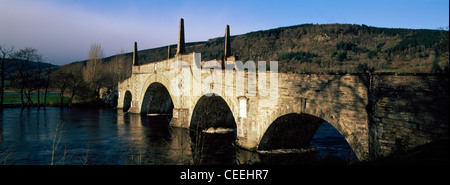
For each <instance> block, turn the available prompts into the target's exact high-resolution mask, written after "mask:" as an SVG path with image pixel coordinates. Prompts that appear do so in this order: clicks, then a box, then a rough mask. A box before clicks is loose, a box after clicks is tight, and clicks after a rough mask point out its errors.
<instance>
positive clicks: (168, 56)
mask: <svg viewBox="0 0 450 185" xmlns="http://www.w3.org/2000/svg"><path fill="white" fill-rule="evenodd" d="M170 55H172V52H171V50H170V45H169V46H167V59H170Z"/></svg>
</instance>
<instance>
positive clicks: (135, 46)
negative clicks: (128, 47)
mask: <svg viewBox="0 0 450 185" xmlns="http://www.w3.org/2000/svg"><path fill="white" fill-rule="evenodd" d="M133 65H135V66H138V65H139V61H138V49H137V42H134V51H133Z"/></svg>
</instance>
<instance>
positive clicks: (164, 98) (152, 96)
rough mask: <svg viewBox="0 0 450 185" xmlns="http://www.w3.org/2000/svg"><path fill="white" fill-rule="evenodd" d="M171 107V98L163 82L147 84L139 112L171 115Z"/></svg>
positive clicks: (172, 106)
mask: <svg viewBox="0 0 450 185" xmlns="http://www.w3.org/2000/svg"><path fill="white" fill-rule="evenodd" d="M173 108H174V105H173V100H172V98H171V96H170V93H169V91H168V90H167V88H166V87H165V86H164V85H163V84H161V83H159V82H154V83H152V84H150V85H149V86H148V88H147V90H146V91H145V93H144V97H143V100H142V104H141V114H143V115H171V114H172V112H173Z"/></svg>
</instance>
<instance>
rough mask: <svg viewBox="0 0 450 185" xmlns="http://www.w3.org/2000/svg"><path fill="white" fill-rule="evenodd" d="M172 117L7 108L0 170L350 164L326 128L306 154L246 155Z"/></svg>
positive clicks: (1, 121)
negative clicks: (24, 167)
mask: <svg viewBox="0 0 450 185" xmlns="http://www.w3.org/2000/svg"><path fill="white" fill-rule="evenodd" d="M169 119H170V118H169V117H164V116H160V117H146V116H141V115H139V114H129V113H124V112H123V111H122V110H121V109H117V110H116V109H98V108H95V109H94V108H57V107H48V108H23V109H22V108H5V109H3V110H0V163H1V164H17V165H50V164H59V165H83V164H89V165H100V164H106V165H141V164H142V165H165V164H169V165H184V164H348V163H354V162H357V158H356V156H355V154H354V153H353V151H352V150H351V148H350V146H349V145H348V144H347V142H346V141H345V139H344V138H343V137H342V135H340V134H339V132H338V131H337V130H336V129H334V127H332V126H331V125H330V124H329V123H326V122H325V123H324V124H322V126H321V127H319V129H318V130H317V132H316V134H315V135H314V137H313V139H312V141H311V142H310V146H309V147H307V148H303V149H294V150H274V151H258V152H250V151H247V150H245V149H242V148H239V147H237V146H235V145H234V142H233V141H234V139H235V137H236V134H235V132H234V131H229V129H217V132H214V129H209V130H207V131H205V132H202V133H203V134H201V135H198V134H195V133H193V132H190V131H189V130H188V129H184V128H175V127H169V126H168V124H167V123H168V120H169Z"/></svg>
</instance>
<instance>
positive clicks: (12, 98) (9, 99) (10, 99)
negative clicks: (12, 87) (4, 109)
mask: <svg viewBox="0 0 450 185" xmlns="http://www.w3.org/2000/svg"><path fill="white" fill-rule="evenodd" d="M23 98H24V101H25V102H27V99H26V97H25V96H24V97H23ZM31 100H32V101H33V104H36V103H37V94H35V93H33V95H32V96H31ZM40 100H41V104H43V103H44V94H41V95H40ZM3 101H4V104H21V103H22V101H21V100H20V93H17V92H5V95H4V100H3ZM63 101H64V103H68V102H69V97H64V99H63ZM47 104H48V105H52V104H59V94H58V93H50V94H47Z"/></svg>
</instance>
